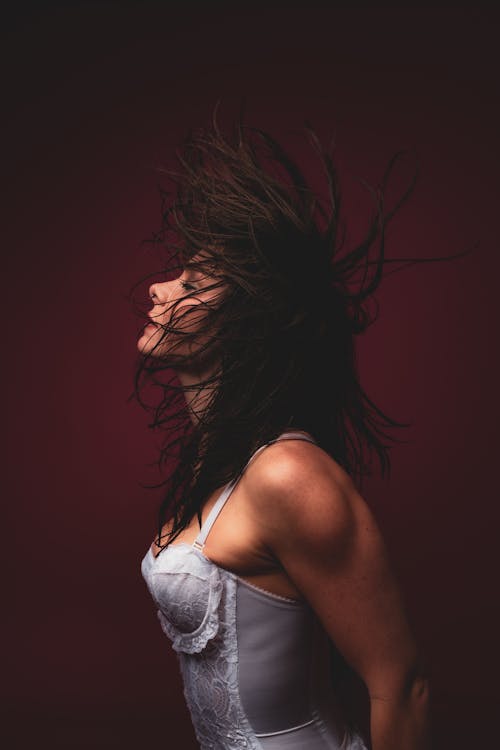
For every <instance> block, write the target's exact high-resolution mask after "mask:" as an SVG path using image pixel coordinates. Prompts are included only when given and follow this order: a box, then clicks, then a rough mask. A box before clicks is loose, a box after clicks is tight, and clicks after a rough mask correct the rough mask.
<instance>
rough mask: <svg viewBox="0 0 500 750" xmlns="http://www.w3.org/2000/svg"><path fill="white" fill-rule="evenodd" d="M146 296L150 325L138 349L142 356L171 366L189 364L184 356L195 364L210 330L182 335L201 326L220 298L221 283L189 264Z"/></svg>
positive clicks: (152, 288)
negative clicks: (149, 300) (148, 297)
mask: <svg viewBox="0 0 500 750" xmlns="http://www.w3.org/2000/svg"><path fill="white" fill-rule="evenodd" d="M214 284H217V285H216V286H215V287H213V285H214ZM210 287H212V288H210ZM149 295H150V297H151V300H152V303H153V309H152V310H150V311H149V312H148V315H149V317H150V318H151V321H152V322H151V323H150V324H148V325H147V326H146V327H145V328H144V330H143V333H142V335H141V337H140V338H139V340H138V342H137V348H138V349H139V351H140V352H141V353H142V354H149V355H150V356H152V357H162V358H168V360H169V362H170V363H171V364H172V366H173V367H175V363H176V361H177V362H179V363H182V364H183V365H184V366H186V364H188V365H189V360H188V361H187V362H186V360H185V358H186V357H188V358H191V359H192V360H193V364H195V360H196V354H197V352H198V351H199V350H200V348H201V347H202V346H203V345H204V344H206V342H207V341H208V340H209V331H206V332H204V333H203V334H202V335H200V336H197V337H196V338H189V339H186V337H185V335H183V334H188V333H189V334H193V333H196V332H197V331H199V330H200V328H202V327H203V325H204V324H205V319H206V315H207V311H208V308H209V307H213V306H214V305H215V304H216V303H217V302H218V301H219V300H220V299H221V283H220V282H218V283H217V280H216V279H215V278H214V277H213V276H209V275H208V274H207V272H206V271H201V270H199V269H196V268H193V267H192V266H190V264H189V263H188V264H187V265H186V267H185V268H184V270H183V272H182V273H181V274H180V275H179V276H178V277H177V278H175V279H172V280H170V281H163V282H157V283H156V284H152V285H151V287H150V288H149ZM160 342H161V343H160Z"/></svg>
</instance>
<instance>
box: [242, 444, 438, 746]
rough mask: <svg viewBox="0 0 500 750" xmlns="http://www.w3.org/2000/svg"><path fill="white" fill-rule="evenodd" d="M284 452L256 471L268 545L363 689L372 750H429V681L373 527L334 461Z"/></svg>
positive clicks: (265, 458)
mask: <svg viewBox="0 0 500 750" xmlns="http://www.w3.org/2000/svg"><path fill="white" fill-rule="evenodd" d="M286 443H288V445H287V444H286ZM286 443H285V442H283V443H276V444H275V445H273V446H270V448H268V450H267V451H264V453H263V454H262V456H261V457H260V460H259V461H257V462H255V466H253V467H249V474H250V471H251V473H252V477H251V482H252V497H255V510H256V514H255V521H256V522H257V523H259V524H260V527H261V528H260V532H261V535H262V538H263V539H264V543H265V545H266V546H267V548H268V550H269V551H270V552H271V553H272V554H273V555H274V556H275V557H276V558H277V560H279V562H280V563H281V565H282V566H283V568H284V569H285V570H286V572H287V574H288V575H289V577H290V579H291V580H292V581H293V583H294V584H295V585H296V587H297V588H298V589H299V590H300V591H301V592H302V594H303V595H304V597H305V598H306V599H307V600H308V601H309V603H310V604H311V606H312V607H313V609H314V610H315V612H316V613H317V615H318V617H319V618H320V620H321V621H322V623H323V625H324V627H325V629H326V631H327V632H328V634H329V635H330V637H331V638H332V640H333V641H334V643H335V645H336V647H337V648H338V649H339V650H340V652H341V653H342V654H343V656H344V657H345V659H346V660H347V662H348V663H349V664H350V665H351V666H352V667H353V669H355V670H356V672H357V673H358V674H359V675H360V677H361V678H362V679H363V681H364V682H365V684H366V686H367V689H368V693H369V696H370V707H371V712H370V733H371V746H372V750H429V748H430V729H429V687H428V680H427V677H426V674H425V671H424V670H423V668H422V665H421V663H420V659H419V654H418V651H417V647H416V644H415V640H414V637H413V635H412V633H411V630H410V627H409V624H408V621H407V618H406V616H405V612H404V607H403V602H402V598H401V594H400V591H399V589H398V585H397V583H396V580H395V578H394V576H393V574H392V572H391V569H390V563H389V560H388V556H387V551H386V548H385V545H384V542H383V539H382V536H381V534H380V531H379V529H378V527H377V524H376V522H375V519H374V517H373V515H372V513H371V511H370V510H369V508H368V506H367V504H366V502H365V501H364V500H363V498H362V497H361V496H360V494H359V493H358V492H357V490H356V488H355V486H354V484H353V482H352V480H351V479H350V477H349V476H348V475H347V473H346V472H345V471H344V470H343V469H342V468H341V467H340V466H339V465H338V464H337V463H336V462H335V461H333V460H332V459H331V458H330V456H328V454H326V453H325V452H324V451H322V450H321V449H319V448H318V447H317V446H314V445H312V444H309V443H304V442H301V443H298V442H295V441H294V443H293V445H290V443H291V441H286ZM249 479H250V477H249ZM254 493H255V494H254Z"/></svg>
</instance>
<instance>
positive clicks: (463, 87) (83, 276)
mask: <svg viewBox="0 0 500 750" xmlns="http://www.w3.org/2000/svg"><path fill="white" fill-rule="evenodd" d="M67 5H68V7H65V6H64V4H63V3H60V4H52V5H50V4H43V3H39V4H38V5H34V6H33V7H32V8H31V9H29V6H25V5H24V4H23V8H22V10H20V9H17V10H16V11H12V13H11V15H10V16H9V17H5V19H4V28H3V32H2V34H3V41H2V51H1V54H2V72H3V76H4V79H5V80H4V82H3V84H2V89H1V90H2V104H3V108H4V112H3V115H2V127H3V130H4V135H3V138H2V145H3V146H4V155H3V159H2V168H3V177H4V191H3V192H4V203H3V207H4V208H5V209H6V210H5V217H4V219H3V221H2V230H3V232H4V239H3V242H2V265H3V268H4V278H5V281H4V285H3V292H4V294H3V299H4V301H5V303H6V307H5V312H4V320H5V321H6V323H7V326H6V330H5V338H4V341H5V344H6V346H5V348H4V357H3V361H4V365H3V368H2V371H3V393H4V395H5V400H4V403H5V407H4V408H5V414H6V441H5V446H4V457H5V467H4V477H5V479H4V485H5V489H4V493H3V494H4V510H3V514H4V516H7V518H6V523H4V527H3V528H4V533H3V544H2V546H3V548H4V550H5V564H4V565H3V568H2V569H3V572H4V583H3V592H4V596H3V600H4V610H3V617H2V624H3V626H4V628H5V635H4V644H6V646H7V648H6V657H5V658H4V661H3V664H2V673H3V677H4V695H3V697H2V706H3V708H4V710H5V718H4V719H3V721H2V726H3V728H4V730H5V729H7V731H8V743H7V745H6V746H7V747H9V748H22V749H23V750H24V748H28V747H32V746H34V747H37V748H45V747H47V748H51V749H52V750H54V749H56V748H78V749H80V748H81V749H83V748H85V749H87V748H106V749H107V750H110V749H114V748H120V750H128V748H131V749H132V748H134V749H137V748H146V747H153V746H157V747H168V748H170V747H176V748H185V749H186V750H190V749H191V748H195V747H196V743H195V740H194V737H193V733H192V729H191V725H190V722H189V718H188V715H187V710H186V708H185V706H184V702H183V697H182V692H181V685H180V679H179V675H178V671H177V664H176V660H175V657H174V654H173V652H172V651H171V649H170V645H169V643H168V641H167V640H166V638H165V636H164V635H163V634H162V632H161V630H160V628H159V625H158V622H157V619H156V616H155V612H154V608H153V605H152V602H151V601H150V598H149V594H148V592H147V590H146V587H145V584H144V582H143V580H142V578H141V575H140V561H141V559H142V556H143V555H144V553H145V552H146V550H147V546H148V544H149V543H150V541H151V539H152V536H153V533H154V524H155V520H156V508H157V504H158V501H159V492H158V491H154V490H147V489H144V488H143V487H141V486H140V483H141V482H142V483H147V482H152V481H156V480H157V479H158V475H157V474H156V473H155V471H154V470H153V469H152V468H148V467H147V463H148V462H150V461H153V460H154V458H155V447H156V441H157V438H156V437H155V436H154V435H151V434H150V431H149V430H148V429H147V423H148V416H147V415H146V414H145V413H144V412H143V411H142V410H141V409H140V408H139V406H137V405H136V404H135V403H127V397H128V396H129V394H130V392H131V389H132V377H133V364H134V360H135V352H136V348H135V345H136V339H137V333H138V331H139V325H140V323H139V321H138V320H137V319H136V318H134V316H133V314H132V312H131V310H130V307H129V305H128V303H127V301H126V294H127V292H128V289H129V287H130V285H131V284H132V283H133V282H134V281H135V280H136V279H137V278H138V276H139V275H140V274H141V273H146V272H147V271H149V270H153V269H154V268H155V264H154V258H153V256H152V255H151V253H148V252H145V251H144V249H141V247H140V242H141V240H142V239H143V238H145V237H148V236H150V234H151V232H152V231H153V230H154V229H156V228H157V227H158V222H159V206H160V202H159V198H158V194H157V183H158V182H161V180H160V178H159V175H158V173H157V172H156V171H155V170H156V168H157V167H158V166H160V165H161V164H172V163H173V161H172V153H173V148H174V147H175V146H176V145H177V143H178V141H179V139H180V137H181V136H182V135H183V134H184V132H185V130H186V129H187V128H188V127H189V126H192V125H194V126H196V125H202V124H205V123H207V122H208V120H209V118H210V116H211V112H212V110H213V107H214V105H215V102H216V100H217V99H221V100H222V104H221V109H220V112H221V118H222V120H224V118H226V119H230V116H231V113H235V112H236V111H237V108H238V104H239V101H240V98H241V97H245V99H246V112H247V121H248V122H249V123H250V124H255V125H259V126H262V127H264V128H268V129H270V130H271V132H273V133H274V134H275V135H276V136H277V137H282V138H283V139H284V140H285V141H286V142H288V143H290V144H295V145H296V146H297V148H298V153H299V154H302V155H305V158H307V159H308V158H309V157H308V155H307V154H308V152H307V149H305V148H304V146H303V145H300V144H301V141H300V135H299V134H300V128H301V127H302V124H303V122H304V120H305V119H307V120H309V121H310V122H311V123H312V124H313V126H315V127H316V129H317V131H318V132H319V134H320V136H321V137H323V138H324V139H325V140H326V139H327V138H328V137H329V136H330V135H331V134H332V133H333V132H335V136H336V143H337V153H338V161H339V169H340V170H341V177H343V180H344V185H345V194H346V205H345V209H346V220H347V221H348V226H349V227H350V230H349V234H348V241H350V242H354V241H356V239H358V238H360V237H361V235H362V234H363V231H364V229H365V228H366V221H367V218H368V215H367V211H368V210H369V205H370V204H369V200H368V197H367V196H368V194H367V191H366V190H365V189H364V188H363V187H362V186H361V184H360V182H359V178H363V179H366V180H367V181H368V182H369V183H371V184H374V183H376V182H377V180H378V179H380V177H381V175H382V172H383V169H384V167H385V166H386V163H387V160H388V159H389V157H390V156H391V154H392V153H393V152H394V151H396V150H397V149H400V148H416V149H417V151H418V153H419V155H420V163H421V171H420V178H419V181H418V184H417V188H416V190H415V193H414V195H413V197H412V198H411V200H410V202H409V203H408V204H407V205H405V207H404V208H403V209H402V210H401V212H400V214H398V216H397V217H396V218H395V219H394V221H393V222H392V223H391V225H390V227H389V230H388V237H387V253H388V255H389V256H391V255H392V256H395V255H398V256H406V257H414V256H436V255H443V254H451V253H453V252H458V251H460V250H464V249H465V248H467V247H470V246H471V245H472V244H473V243H474V242H475V241H476V240H479V242H480V246H479V249H478V251H477V252H476V254H475V255H472V256H468V257H465V258H463V259H460V260H457V261H454V262H452V263H435V264H422V265H418V266H413V267H411V268H406V269H405V270H403V271H401V272H400V273H397V274H394V275H391V276H389V277H388V278H387V280H386V281H384V282H383V284H382V286H381V287H380V290H379V293H378V301H379V303H380V316H379V320H378V321H377V322H376V324H375V325H374V326H373V328H370V329H369V331H368V332H367V334H366V335H365V336H364V337H363V338H362V339H361V340H360V341H359V362H360V370H361V374H362V383H363V385H364V387H365V388H366V390H367V392H368V393H369V395H370V396H371V397H372V398H373V399H374V400H375V402H376V403H377V404H378V405H379V406H381V408H383V409H384V410H386V411H387V412H388V413H389V414H391V415H392V416H394V417H396V418H399V419H401V420H405V421H410V422H411V423H412V427H411V428H410V429H409V430H407V431H406V432H404V433H403V431H400V432H399V433H397V434H398V435H400V436H401V437H405V438H407V439H408V440H409V441H410V442H409V443H408V444H407V445H401V446H397V447H395V448H394V449H393V451H392V454H391V455H392V462H393V471H392V475H391V477H390V480H389V481H382V480H381V479H380V478H378V477H373V478H372V479H370V481H369V482H368V483H367V484H366V488H365V490H364V495H365V497H366V499H367V501H368V502H369V504H370V506H371V507H372V508H373V510H374V512H375V514H376V516H377V518H378V520H379V523H380V526H381V528H382V530H383V533H384V536H385V538H386V541H387V545H388V547H389V550H390V554H391V556H392V559H393V564H394V569H395V572H396V574H397V576H398V578H399V580H400V582H401V587H402V589H403V592H404V596H405V601H406V603H407V609H408V614H409V616H410V618H411V621H412V623H413V626H414V630H415V633H416V636H417V639H418V641H419V643H420V645H421V647H422V649H423V651H424V653H425V655H426V658H427V660H428V663H429V665H430V671H431V678H432V685H433V712H434V724H435V736H436V748H439V750H448V748H449V749H450V750H462V749H463V750H466V749H467V750H470V748H473V747H474V748H475V747H480V746H481V742H484V743H487V741H488V740H489V741H490V742H491V741H492V738H493V737H494V731H495V734H496V728H494V726H493V721H494V716H495V710H496V707H497V705H498V703H497V700H498V699H495V695H494V692H495V689H496V683H497V681H498V675H497V673H495V672H494V668H493V663H494V662H493V659H492V657H493V654H494V652H495V650H496V642H497V634H498V631H499V622H498V616H497V613H496V611H495V605H496V603H497V598H498V583H497V578H496V569H497V567H496V566H495V557H496V554H495V553H496V549H497V546H498V543H497V535H498V531H497V529H498V520H499V519H498V511H497V507H498V492H497V465H496V461H497V460H498V457H497V450H498V440H497V425H498V417H499V414H498V399H497V393H496V391H497V384H498V378H499V369H498V357H497V350H498V322H499V321H498V317H497V307H496V303H497V292H496V284H497V278H498V270H499V269H498V256H497V251H498V245H497V241H496V240H497V234H496V233H495V230H496V226H494V219H496V218H497V216H498V198H499V196H498V190H497V186H498V168H499V162H498V133H499V132H500V131H499V125H500V122H499V119H500V118H499V117H498V99H497V79H496V77H495V76H496V70H495V69H496V65H495V63H498V60H497V59H495V58H496V57H498V53H497V52H496V50H497V49H498V43H497V39H498V32H499V28H498V16H492V15H491V12H488V11H486V10H485V9H475V10H473V9H466V8H438V9H436V8H434V9H432V8H419V9H417V8H412V9H407V10H404V11H403V10H401V9H398V8H382V9H380V8H378V9H376V10H374V9H369V8H364V7H361V6H357V7H356V8H353V7H351V8H350V9H347V8H342V9H341V8H330V9H325V8H321V7H320V5H319V4H316V5H315V4H314V3H304V4H303V7H300V6H299V5H296V6H294V7H292V8H290V7H287V6H286V5H285V4H284V3H283V4H279V3H273V2H270V3H266V4H265V10H264V4H263V6H262V8H261V6H244V7H243V6H242V7H241V8H240V7H238V6H239V4H237V3H236V4H234V7H231V6H230V5H227V6H226V5H220V4H219V5H215V6H212V7H211V9H210V10H208V9H207V10H202V9H201V8H200V7H198V6H195V5H193V4H191V5H189V7H185V9H184V10H182V11H180V10H175V9H174V10H172V9H170V10H167V9H166V6H165V5H162V4H161V3H159V2H157V3H147V2H146V3H132V2H128V3H103V2H101V3H85V4H82V5H80V4H78V3H70V4H67ZM411 167H412V163H411V161H409V162H407V164H406V167H404V165H401V168H400V169H398V172H397V175H395V178H394V183H393V194H394V195H396V194H397V192H398V189H400V188H401V187H404V185H405V184H406V181H407V179H408V177H409V175H410V174H411ZM306 168H307V169H308V170H309V171H311V172H314V165H313V164H312V162H311V161H310V160H309V161H308V163H307V165H306ZM495 212H496V213H495ZM497 563H498V558H497ZM32 743H34V744H33V745H32ZM484 746H486V745H484Z"/></svg>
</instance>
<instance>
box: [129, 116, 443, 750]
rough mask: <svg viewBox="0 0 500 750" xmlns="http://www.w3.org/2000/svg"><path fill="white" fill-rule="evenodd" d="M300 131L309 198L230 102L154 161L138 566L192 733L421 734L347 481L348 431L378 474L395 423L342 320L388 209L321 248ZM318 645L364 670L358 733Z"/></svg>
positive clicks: (307, 740)
mask: <svg viewBox="0 0 500 750" xmlns="http://www.w3.org/2000/svg"><path fill="white" fill-rule="evenodd" d="M308 132H309V135H310V137H311V142H312V144H313V145H314V146H315V148H316V150H317V153H318V155H319V157H320V160H321V164H322V165H323V168H324V173H325V175H326V178H327V182H328V187H329V197H330V208H329V209H327V208H326V207H325V206H324V205H323V203H322V201H321V200H319V199H318V198H317V197H315V195H314V194H313V191H312V190H311V189H310V188H309V187H308V185H307V183H306V181H305V179H304V177H303V175H302V173H301V171H300V170H299V168H298V167H297V165H296V164H295V163H294V162H293V161H292V160H291V159H290V158H289V157H288V156H287V154H286V153H285V152H284V151H283V149H282V148H280V146H279V145H278V144H277V143H276V142H275V141H274V140H273V139H272V138H271V137H270V136H269V135H267V134H265V133H263V132H262V131H260V130H256V129H251V128H248V127H246V126H243V125H242V124H241V123H239V124H238V125H237V127H235V128H234V129H233V132H232V133H231V135H229V136H225V135H223V134H222V132H221V131H220V129H219V127H218V125H217V122H216V121H215V118H214V122H213V125H212V127H211V128H209V129H206V130H202V131H198V132H196V133H194V134H192V135H190V136H189V137H188V138H187V139H186V141H185V143H184V147H183V149H182V152H181V154H180V155H179V158H180V163H181V166H182V171H181V173H180V174H173V173H170V174H171V176H172V177H173V179H174V181H175V184H176V191H175V194H174V196H173V197H172V196H170V195H169V194H165V195H164V199H165V202H164V215H163V219H164V220H163V224H162V231H161V232H160V234H159V235H158V236H157V237H156V238H155V241H156V242H161V243H164V244H165V246H166V248H167V249H168V251H169V259H168V263H167V278H164V279H163V280H157V281H156V282H155V283H153V284H152V285H151V286H150V290H149V291H150V297H151V301H152V308H151V309H150V311H149V313H148V314H149V318H150V319H151V322H150V324H149V325H148V326H147V327H146V328H145V329H144V331H143V333H142V335H141V337H140V339H139V341H138V349H139V352H140V355H141V356H140V358H139V359H140V367H139V372H138V375H137V380H136V391H137V390H138V383H139V380H140V376H141V375H143V374H146V375H147V376H149V377H150V378H151V379H152V380H153V382H154V383H155V385H156V386H159V387H160V389H161V393H162V399H161V402H160V403H159V404H158V405H157V406H156V409H155V412H156V418H155V421H154V423H153V426H154V427H162V428H163V429H165V430H166V438H165V443H164V445H163V447H162V450H161V454H160V463H161V462H167V461H168V460H170V461H171V466H170V473H169V478H168V480H167V482H168V485H167V490H166V494H165V498H164V501H163V503H162V505H161V508H160V513H159V519H158V532H157V535H156V538H155V540H154V541H153V543H152V545H151V547H150V548H149V549H148V552H147V554H146V556H145V557H144V559H143V562H142V573H143V576H144V578H145V580H146V583H147V585H148V587H149V590H150V592H151V594H152V596H153V599H154V601H155V604H156V606H157V609H158V617H159V619H160V623H161V626H162V628H163V630H164V632H165V633H166V635H167V636H168V637H169V638H170V639H171V640H172V645H173V648H174V650H175V651H176V652H177V654H178V657H179V663H180V668H181V671H182V675H183V679H184V693H185V697H186V700H187V703H188V706H189V709H190V711H191V715H192V719H193V724H194V729H195V732H196V736H197V739H198V741H199V743H200V747H201V748H203V750H205V749H206V748H217V749H218V750H236V749H239V748H251V749H252V750H257V749H258V748H264V749H265V750H278V749H279V750H285V749H286V750H292V749H293V750H320V749H323V748H331V749H332V750H333V749H335V750H339V749H340V748H342V750H353V749H356V750H360V749H364V748H366V747H367V743H369V744H370V746H371V748H372V749H373V750H427V748H429V742H430V740H429V728H428V713H429V708H428V696H429V687H428V679H427V676H426V672H425V669H424V668H423V666H422V663H421V658H420V655H419V652H418V648H417V646H416V643H415V640H414V637H413V635H412V632H411V629H410V626H409V624H408V621H407V618H406V615H405V613H404V609H403V604H402V598H401V595H400V592H399V590H398V586H397V583H396V581H395V578H394V576H393V574H392V572H391V569H390V565H389V562H388V557H387V553H386V549H385V546H384V543H383V540H382V537H381V533H380V531H379V529H378V527H377V524H376V522H375V520H374V517H373V515H372V514H371V512H370V510H369V509H368V506H367V504H366V502H365V501H364V499H363V497H362V495H361V494H360V492H359V491H358V489H357V487H356V485H355V479H356V478H360V479H361V478H362V475H363V474H366V473H367V466H366V464H365V462H364V461H363V442H364V443H365V445H366V446H368V447H369V448H370V450H375V452H376V454H377V456H378V458H379V460H380V463H381V467H382V473H384V470H385V469H387V468H389V467H390V463H389V459H388V456H387V445H385V444H384V443H383V442H382V440H381V438H383V437H386V436H385V435H384V433H383V431H382V429H381V427H382V426H383V424H384V423H385V424H386V425H391V426H401V424H400V423H397V422H395V421H393V420H391V419H389V418H388V417H386V416H385V415H384V414H383V413H382V412H381V411H380V410H379V409H378V408H377V407H376V406H375V405H374V404H373V402H371V401H370V400H369V398H368V397H367V396H366V394H365V393H364V391H363V390H362V389H361V387H360V385H359V382H358V378H357V373H356V364H355V354H354V341H353V339H354V335H356V334H359V333H361V332H362V331H364V330H365V329H366V327H367V326H368V325H369V324H370V323H371V322H372V321H371V320H370V316H369V314H368V312H367V310H366V309H365V306H364V305H365V301H366V300H367V298H368V297H369V295H370V294H371V293H372V292H373V291H374V289H375V288H376V287H377V286H378V283H379V281H380V278H381V269H382V265H383V263H384V262H387V261H384V260H383V245H384V228H385V225H386V223H387V221H388V218H389V216H388V215H385V216H384V215H383V212H382V193H380V195H379V197H378V200H377V212H376V215H375V217H374V219H373V221H372V224H371V226H370V229H369V232H368V236H367V238H366V240H365V241H364V242H363V243H361V244H360V245H359V246H358V247H356V248H355V249H354V250H353V251H351V252H350V253H349V254H345V255H344V257H343V258H339V257H338V251H339V248H340V246H341V244H342V243H338V242H337V234H338V229H339V226H340V219H339V205H340V196H339V190H338V184H337V178H336V172H335V170H334V167H333V164H332V160H331V158H330V156H329V155H328V154H326V153H324V152H323V150H322V149H321V146H320V144H319V142H318V140H317V138H316V137H315V136H314V134H313V133H312V131H310V130H308ZM391 166H392V164H391ZM389 171H390V168H389V170H388V172H387V174H386V178H385V179H387V176H388V174H389ZM377 242H378V244H379V248H380V257H379V259H378V260H377V261H376V262H374V261H369V260H368V252H369V250H370V249H371V247H373V246H374V245H375V244H376V243H377ZM370 265H374V266H375V273H374V274H373V277H372V279H371V280H370V281H369V283H366V277H367V271H368V267H369V266H370ZM359 268H361V270H363V271H364V277H363V281H362V283H361V284H360V285H359V288H358V289H357V290H353V289H352V288H350V287H349V283H348V282H352V278H353V276H354V274H355V272H357V271H358V270H359ZM158 373H162V376H163V375H165V374H166V377H162V378H161V379H160V378H158V375H157V374H158ZM335 654H337V656H338V658H337V661H338V660H339V659H340V660H341V661H342V660H343V661H344V663H345V664H347V665H348V667H349V668H350V669H351V670H353V671H354V673H355V674H357V675H358V676H359V677H360V678H361V680H362V681H363V684H364V685H365V686H366V690H367V693H368V695H369V701H370V738H369V739H368V738H367V737H363V736H362V733H361V730H360V728H359V725H357V724H355V723H353V722H352V720H351V719H350V717H349V716H348V714H347V713H346V710H345V707H343V706H342V700H341V695H340V693H339V691H338V690H337V689H335V682H334V681H335V663H333V664H334V673H333V675H331V674H330V667H331V665H330V659H329V657H330V656H331V655H333V656H334V655H335Z"/></svg>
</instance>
